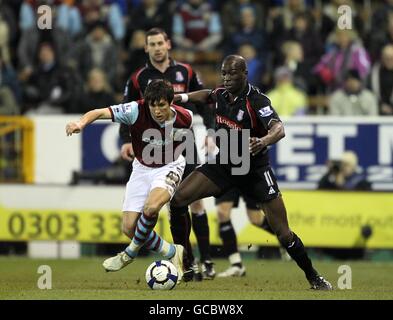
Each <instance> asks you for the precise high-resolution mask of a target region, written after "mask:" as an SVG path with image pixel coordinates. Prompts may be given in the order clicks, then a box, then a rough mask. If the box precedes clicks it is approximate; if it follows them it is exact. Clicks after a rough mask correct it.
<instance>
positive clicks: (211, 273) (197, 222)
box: [190, 200, 216, 280]
mask: <svg viewBox="0 0 393 320" xmlns="http://www.w3.org/2000/svg"><path fill="white" fill-rule="evenodd" d="M190 209H191V218H192V229H193V230H194V234H195V237H196V239H197V244H198V249H199V255H200V262H201V271H202V273H201V272H199V269H198V270H194V272H195V274H194V279H196V280H202V278H203V279H207V280H211V279H214V277H215V275H216V272H215V270H214V264H213V262H212V260H211V256H210V230H209V222H208V218H207V214H206V210H205V206H204V204H203V201H202V200H197V201H195V202H193V203H191V205H190ZM195 267H198V265H197V264H196V263H194V268H195Z"/></svg>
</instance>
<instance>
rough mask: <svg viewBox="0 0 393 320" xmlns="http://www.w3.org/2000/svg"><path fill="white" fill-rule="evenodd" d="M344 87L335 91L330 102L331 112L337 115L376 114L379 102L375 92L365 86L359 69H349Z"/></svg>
mask: <svg viewBox="0 0 393 320" xmlns="http://www.w3.org/2000/svg"><path fill="white" fill-rule="evenodd" d="M344 79H345V80H344V87H343V88H342V89H338V90H336V91H335V92H333V94H332V96H331V98H330V102H329V114H330V115H337V116H376V115H378V103H377V98H376V97H375V95H374V93H372V92H371V91H370V90H368V89H366V88H365V87H364V86H363V83H362V80H361V77H360V74H359V72H358V71H357V70H354V69H352V70H349V71H348V72H347V73H346V75H345V78H344Z"/></svg>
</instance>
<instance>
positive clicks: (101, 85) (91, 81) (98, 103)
mask: <svg viewBox="0 0 393 320" xmlns="http://www.w3.org/2000/svg"><path fill="white" fill-rule="evenodd" d="M114 104H115V97H114V95H113V93H112V90H111V87H110V86H109V84H108V81H107V79H106V76H105V73H104V72H103V71H102V70H100V69H97V68H96V69H93V70H91V71H90V72H89V76H88V79H87V86H86V89H85V92H84V94H83V96H82V99H81V103H80V104H78V108H76V109H75V110H73V113H86V112H88V111H90V110H92V108H93V107H94V108H96V107H100V108H104V107H108V106H111V105H114Z"/></svg>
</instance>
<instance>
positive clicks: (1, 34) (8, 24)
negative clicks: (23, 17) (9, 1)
mask: <svg viewBox="0 0 393 320" xmlns="http://www.w3.org/2000/svg"><path fill="white" fill-rule="evenodd" d="M17 34H18V30H17V24H16V18H15V16H14V13H13V12H12V10H11V9H10V8H9V7H8V6H7V5H6V4H5V3H3V1H2V0H0V53H1V55H2V57H3V59H4V61H6V62H7V63H8V62H10V61H11V52H10V51H11V50H10V49H11V48H10V45H15V40H16V36H17Z"/></svg>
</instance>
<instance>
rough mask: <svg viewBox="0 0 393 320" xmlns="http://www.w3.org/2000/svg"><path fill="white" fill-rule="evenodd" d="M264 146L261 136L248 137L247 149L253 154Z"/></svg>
mask: <svg viewBox="0 0 393 320" xmlns="http://www.w3.org/2000/svg"><path fill="white" fill-rule="evenodd" d="M265 147H266V144H265V143H264V141H263V139H262V138H256V137H251V138H250V139H249V150H250V153H251V154H252V155H253V156H255V155H256V154H258V153H259V152H261V150H262V149H263V148H265Z"/></svg>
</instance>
